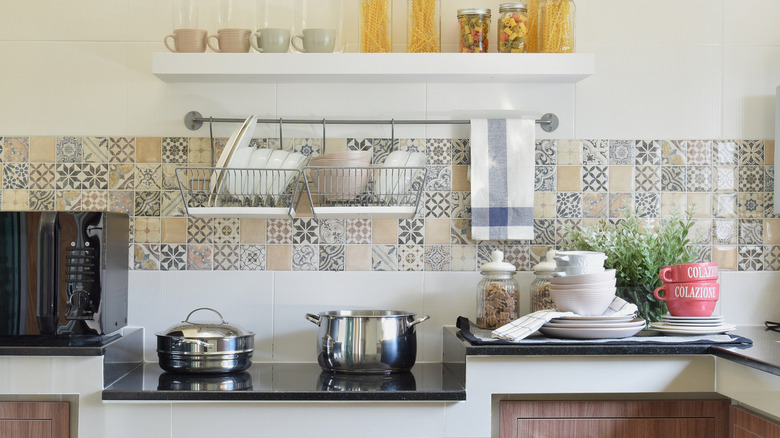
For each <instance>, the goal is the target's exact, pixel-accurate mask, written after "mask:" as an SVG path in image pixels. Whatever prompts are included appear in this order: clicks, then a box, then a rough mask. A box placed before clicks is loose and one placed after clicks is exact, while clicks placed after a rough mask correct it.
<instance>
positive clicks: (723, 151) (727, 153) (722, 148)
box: [712, 140, 739, 166]
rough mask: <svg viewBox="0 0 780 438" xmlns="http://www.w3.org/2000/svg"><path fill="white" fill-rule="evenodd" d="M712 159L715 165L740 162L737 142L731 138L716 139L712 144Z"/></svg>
mask: <svg viewBox="0 0 780 438" xmlns="http://www.w3.org/2000/svg"><path fill="white" fill-rule="evenodd" d="M712 161H713V164H715V165H721V166H722V165H736V164H738V163H739V152H738V150H737V143H736V142H735V141H731V140H716V141H714V142H713V144H712Z"/></svg>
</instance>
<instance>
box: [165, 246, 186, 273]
mask: <svg viewBox="0 0 780 438" xmlns="http://www.w3.org/2000/svg"><path fill="white" fill-rule="evenodd" d="M186 269H187V245H183V244H169V243H163V244H161V245H160V270H161V271H184V270H186Z"/></svg>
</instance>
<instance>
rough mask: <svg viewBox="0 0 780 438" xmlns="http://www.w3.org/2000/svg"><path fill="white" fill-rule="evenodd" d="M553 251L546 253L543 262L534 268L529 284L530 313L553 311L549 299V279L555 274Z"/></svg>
mask: <svg viewBox="0 0 780 438" xmlns="http://www.w3.org/2000/svg"><path fill="white" fill-rule="evenodd" d="M553 257H555V250H552V249H551V250H549V251H547V255H545V257H544V260H543V261H541V262H539V263H538V264H537V265H536V266H534V268H533V270H534V275H535V278H534V281H533V282H532V283H531V312H536V311H539V310H545V309H554V308H555V303H553V301H552V298H550V279H551V278H552V276H553V273H554V272H555V268H556V265H555V259H554V258H553Z"/></svg>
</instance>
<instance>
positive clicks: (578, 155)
mask: <svg viewBox="0 0 780 438" xmlns="http://www.w3.org/2000/svg"><path fill="white" fill-rule="evenodd" d="M556 146H557V149H558V157H557V159H558V165H559V166H561V165H570V166H571V165H575V166H578V165H580V164H582V142H581V141H580V140H556Z"/></svg>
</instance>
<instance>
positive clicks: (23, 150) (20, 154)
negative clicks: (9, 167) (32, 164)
mask: <svg viewBox="0 0 780 438" xmlns="http://www.w3.org/2000/svg"><path fill="white" fill-rule="evenodd" d="M0 149H2V154H0V158H1V159H0V161H2V162H4V163H15V162H19V163H26V162H28V161H30V159H29V156H30V138H29V137H3V138H2V147H0Z"/></svg>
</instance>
